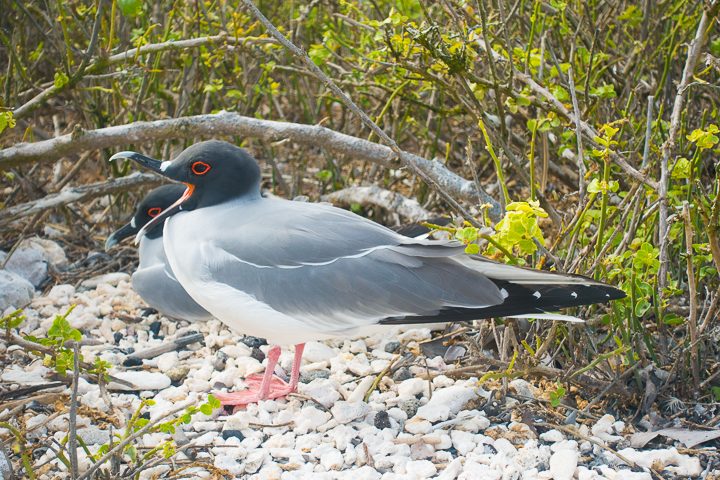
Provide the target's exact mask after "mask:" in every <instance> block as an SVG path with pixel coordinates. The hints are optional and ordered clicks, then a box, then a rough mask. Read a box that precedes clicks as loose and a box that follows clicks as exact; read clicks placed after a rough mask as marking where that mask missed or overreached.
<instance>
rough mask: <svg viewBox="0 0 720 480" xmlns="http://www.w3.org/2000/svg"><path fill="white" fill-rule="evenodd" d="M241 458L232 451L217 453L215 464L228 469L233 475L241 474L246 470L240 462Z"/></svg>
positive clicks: (217, 466)
mask: <svg viewBox="0 0 720 480" xmlns="http://www.w3.org/2000/svg"><path fill="white" fill-rule="evenodd" d="M239 460H241V459H240V458H238V457H236V456H235V455H233V454H232V453H225V454H221V455H216V456H215V460H214V461H213V465H215V467H216V468H220V469H223V470H227V471H228V472H230V473H231V474H232V475H240V474H242V473H243V472H244V471H245V467H244V466H243V465H242V464H241V463H240V462H239Z"/></svg>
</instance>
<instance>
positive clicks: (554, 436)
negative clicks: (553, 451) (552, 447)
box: [540, 428, 565, 443]
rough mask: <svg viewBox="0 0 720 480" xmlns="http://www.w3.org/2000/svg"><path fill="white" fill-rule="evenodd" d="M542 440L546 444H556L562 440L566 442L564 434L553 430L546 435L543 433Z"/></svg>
mask: <svg viewBox="0 0 720 480" xmlns="http://www.w3.org/2000/svg"><path fill="white" fill-rule="evenodd" d="M540 440H543V441H545V442H550V443H555V442H560V441H562V440H565V436H564V435H563V434H562V432H560V431H558V430H555V429H554V428H553V429H552V430H548V431H547V432H545V433H541V434H540Z"/></svg>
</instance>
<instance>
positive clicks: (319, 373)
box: [300, 370, 330, 383]
mask: <svg viewBox="0 0 720 480" xmlns="http://www.w3.org/2000/svg"><path fill="white" fill-rule="evenodd" d="M316 378H330V370H311V371H309V372H303V373H301V374H300V381H301V382H302V383H310V382H312V381H313V380H315V379H316Z"/></svg>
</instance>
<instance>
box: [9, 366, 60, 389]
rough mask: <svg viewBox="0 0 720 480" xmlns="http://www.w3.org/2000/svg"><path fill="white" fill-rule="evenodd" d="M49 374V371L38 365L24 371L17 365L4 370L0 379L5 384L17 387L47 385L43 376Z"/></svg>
mask: <svg viewBox="0 0 720 480" xmlns="http://www.w3.org/2000/svg"><path fill="white" fill-rule="evenodd" d="M49 373H50V369H48V368H47V367H44V366H43V365H41V364H40V363H36V364H34V365H33V366H31V367H26V368H25V369H22V368H20V367H19V366H17V365H11V366H10V367H9V368H8V369H6V370H5V371H4V372H3V373H2V376H0V379H2V381H3V382H7V383H17V384H18V385H38V384H42V383H47V380H46V379H45V376H46V375H47V374H49Z"/></svg>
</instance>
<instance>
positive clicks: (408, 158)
mask: <svg viewBox="0 0 720 480" xmlns="http://www.w3.org/2000/svg"><path fill="white" fill-rule="evenodd" d="M243 3H244V4H245V6H246V7H248V9H250V11H251V12H252V14H253V15H255V17H256V18H257V19H258V20H260V23H262V24H263V25H264V26H265V28H267V30H268V31H269V32H270V34H271V35H272V36H273V37H275V38H276V39H277V40H278V41H279V42H280V43H281V44H282V45H283V46H284V47H285V48H287V49H288V50H289V51H290V52H292V54H293V55H295V56H296V57H297V58H298V59H299V60H300V61H302V62H303V63H304V64H305V66H306V67H307V68H308V69H310V71H311V72H313V73H314V74H315V76H316V77H317V78H318V79H319V80H321V81H322V82H323V83H324V84H325V85H326V86H327V87H328V88H329V89H330V91H332V92H333V93H334V94H335V95H337V96H338V98H339V99H340V101H341V102H342V103H344V104H345V106H347V107H348V108H349V109H350V110H351V111H352V112H353V113H355V115H357V116H358V117H360V120H362V122H363V123H364V124H365V126H367V127H368V128H369V129H370V130H371V131H372V132H373V133H374V134H375V135H377V136H378V138H380V139H381V140H382V141H383V142H384V143H385V144H386V145H388V146H389V147H390V150H392V151H393V153H394V154H395V156H396V157H397V159H398V160H400V162H401V163H402V165H404V166H405V167H407V168H409V169H410V171H412V172H413V173H414V174H415V175H417V176H418V177H420V178H421V179H422V180H423V181H424V182H425V183H427V184H428V186H430V187H432V188H434V189H435V190H436V191H437V192H438V193H439V194H440V196H441V197H442V198H443V199H444V200H445V201H446V202H448V204H450V206H451V207H453V208H454V209H455V210H456V211H457V212H458V213H460V214H461V215H462V216H463V217H465V219H466V220H468V221H469V222H471V223H473V224H474V225H475V226H476V227H478V228H481V227H482V225H480V224H479V223H478V222H477V221H476V220H475V218H474V217H473V216H472V215H471V214H470V212H468V211H467V210H466V209H465V208H464V207H463V206H462V205H460V204H459V203H458V201H457V200H455V198H453V196H452V195H453V193H452V192H449V191H448V190H447V189H445V188H444V187H443V185H442V184H440V183H439V182H437V181H436V180H435V179H434V178H433V177H432V176H430V175H428V173H427V172H425V171H424V170H423V169H421V168H419V166H418V165H417V163H416V161H415V160H414V158H413V157H414V156H413V155H410V154H409V153H407V152H404V151H402V150H401V149H400V147H399V146H398V145H397V143H395V140H393V139H392V138H390V137H389V136H388V135H387V134H386V133H385V131H383V129H381V128H380V127H379V126H378V125H377V124H376V123H375V122H373V121H372V119H371V118H370V117H368V115H367V114H366V113H365V112H364V111H363V110H362V109H360V107H358V106H357V105H356V104H355V102H353V101H352V99H351V98H350V97H349V96H348V95H347V94H346V93H345V92H343V91H342V90H341V89H340V87H338V86H337V85H336V84H335V82H333V80H332V79H331V78H330V77H328V76H327V75H325V73H324V72H323V71H322V70H321V69H320V67H318V66H317V65H315V62H313V61H312V60H311V59H310V57H309V56H308V55H307V53H305V52H304V51H303V50H302V49H300V48H298V47H297V46H296V45H295V44H293V43H292V42H290V40H288V39H287V38H286V37H285V36H284V35H283V34H282V33H280V31H279V30H278V29H277V28H275V26H274V25H273V24H272V23H271V22H270V20H268V19H267V18H266V17H265V15H263V14H262V12H261V11H260V10H258V8H257V7H256V6H255V4H254V3H253V2H252V0H243ZM491 210H494V215H495V216H499V214H500V211H499V207H498V206H497V205H493V207H492V208H491Z"/></svg>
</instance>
